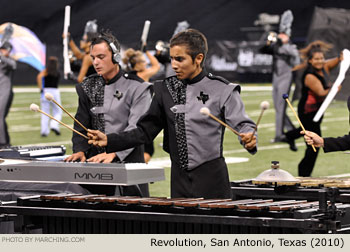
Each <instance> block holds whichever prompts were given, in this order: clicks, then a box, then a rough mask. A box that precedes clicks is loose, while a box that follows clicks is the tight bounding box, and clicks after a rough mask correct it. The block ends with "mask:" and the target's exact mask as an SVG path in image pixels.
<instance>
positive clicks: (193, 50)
mask: <svg viewBox="0 0 350 252" xmlns="http://www.w3.org/2000/svg"><path fill="white" fill-rule="evenodd" d="M176 45H185V46H187V48H188V54H189V55H190V56H191V58H192V60H193V61H194V60H195V58H196V56H197V55H198V54H200V53H202V54H203V56H204V57H203V60H202V62H201V67H203V64H204V61H205V58H206V56H207V52H208V42H207V38H206V37H205V36H204V34H203V33H201V32H200V31H198V30H196V29H187V30H185V31H182V32H179V33H177V34H175V35H174V36H173V37H172V38H171V40H170V48H171V47H173V46H176Z"/></svg>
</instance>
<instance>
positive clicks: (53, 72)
mask: <svg viewBox="0 0 350 252" xmlns="http://www.w3.org/2000/svg"><path fill="white" fill-rule="evenodd" d="M59 81H60V73H59V71H58V59H57V58H56V57H54V56H51V57H49V59H48V61H47V65H46V68H45V69H44V70H43V71H41V72H40V73H39V74H38V75H37V77H36V82H37V84H38V88H39V89H40V93H41V98H40V103H41V110H42V111H44V112H45V113H47V114H51V113H50V108H51V109H52V116H53V117H54V118H56V119H57V120H59V121H61V120H62V110H61V108H59V107H58V106H57V105H56V104H54V103H53V102H51V101H49V100H47V99H46V98H45V93H50V94H52V96H53V99H54V100H55V101H57V103H58V104H61V95H60V91H59V90H58V83H59ZM50 130H51V131H53V132H54V133H55V134H56V135H57V136H59V135H61V133H60V125H59V123H58V122H57V121H55V120H50V118H49V117H48V116H46V115H43V114H41V136H42V137H46V136H48V135H49V133H50Z"/></svg>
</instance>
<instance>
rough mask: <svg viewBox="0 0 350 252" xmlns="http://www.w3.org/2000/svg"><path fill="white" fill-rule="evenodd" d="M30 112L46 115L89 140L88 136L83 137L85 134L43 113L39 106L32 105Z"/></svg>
mask: <svg viewBox="0 0 350 252" xmlns="http://www.w3.org/2000/svg"><path fill="white" fill-rule="evenodd" d="M30 110H32V111H35V112H40V113H42V114H44V115H46V116H48V117H50V118H51V119H52V120H55V121H56V122H58V123H60V124H61V125H63V126H64V127H66V128H68V129H70V130H71V131H73V132H75V133H77V134H79V135H81V136H82V137H84V138H86V139H89V138H88V137H87V136H85V135H83V134H82V133H80V132H79V131H77V130H75V129H73V128H72V127H70V126H68V125H67V124H65V123H63V122H61V121H59V120H57V119H56V118H54V117H53V116H51V115H49V114H47V113H45V112H44V111H42V110H41V109H40V108H39V106H38V105H36V104H34V103H32V104H31V105H30Z"/></svg>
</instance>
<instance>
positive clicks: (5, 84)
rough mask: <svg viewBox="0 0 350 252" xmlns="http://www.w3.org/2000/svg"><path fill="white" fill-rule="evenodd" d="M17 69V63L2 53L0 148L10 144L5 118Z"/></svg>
mask: <svg viewBox="0 0 350 252" xmlns="http://www.w3.org/2000/svg"><path fill="white" fill-rule="evenodd" d="M15 69H16V61H15V60H14V59H12V58H10V57H6V56H4V55H2V54H1V53H0V90H1V92H0V148H1V146H6V145H8V144H10V137H9V134H8V131H7V125H6V120H5V118H6V116H7V114H8V112H9V109H10V106H11V102H12V99H13V91H12V85H11V78H12V73H13V71H14V70H15Z"/></svg>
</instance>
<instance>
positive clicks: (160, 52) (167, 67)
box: [155, 20, 190, 77]
mask: <svg viewBox="0 0 350 252" xmlns="http://www.w3.org/2000/svg"><path fill="white" fill-rule="evenodd" d="M189 27H190V24H189V23H188V22H187V21H186V20H184V21H181V22H177V26H176V28H175V30H174V33H173V36H174V35H175V34H177V33H179V32H182V31H185V30H186V29H188V28H189ZM173 36H172V37H173ZM155 49H156V54H155V57H156V58H157V60H158V61H159V62H160V63H161V64H162V65H163V66H164V74H165V77H170V76H173V75H175V72H174V70H173V69H172V67H171V62H170V54H169V42H164V41H162V40H159V41H157V43H156V46H155Z"/></svg>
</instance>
